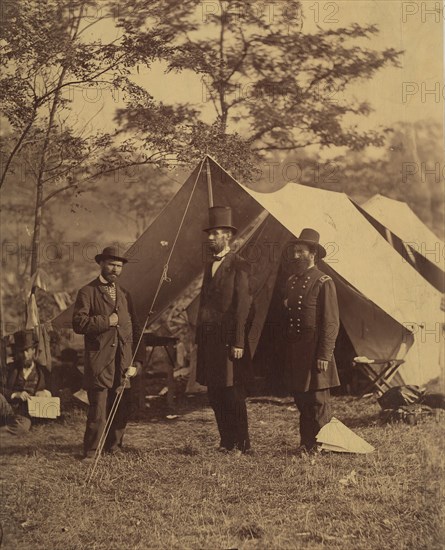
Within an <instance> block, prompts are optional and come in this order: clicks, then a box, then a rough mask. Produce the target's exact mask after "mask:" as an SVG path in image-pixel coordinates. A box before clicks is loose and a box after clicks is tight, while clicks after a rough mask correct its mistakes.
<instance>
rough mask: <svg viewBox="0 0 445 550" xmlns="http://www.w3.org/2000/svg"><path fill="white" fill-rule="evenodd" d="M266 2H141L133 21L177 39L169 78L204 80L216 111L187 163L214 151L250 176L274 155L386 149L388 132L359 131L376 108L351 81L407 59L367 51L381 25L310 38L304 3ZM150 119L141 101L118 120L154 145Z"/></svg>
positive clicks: (200, 129)
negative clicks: (353, 91) (354, 92)
mask: <svg viewBox="0 0 445 550" xmlns="http://www.w3.org/2000/svg"><path fill="white" fill-rule="evenodd" d="M259 4H260V3H258V2H252V1H240V0H226V1H218V2H216V1H215V2H201V0H184V1H183V2H181V3H180V4H179V5H178V3H177V2H165V1H163V0H159V1H156V0H152V1H151V2H146V1H145V0H134V6H137V9H135V16H134V18H133V20H132V21H133V23H134V24H135V25H140V27H141V28H145V25H146V22H147V21H157V24H159V25H160V27H161V28H162V29H164V32H165V33H166V34H167V33H169V32H170V33H174V36H175V39H174V42H172V48H171V49H169V51H168V55H167V56H164V57H165V59H166V61H167V63H168V70H169V71H177V72H181V71H185V70H189V71H193V72H194V73H196V74H198V75H200V76H201V77H202V84H203V87H204V89H205V94H206V100H207V101H206V102H207V103H210V104H211V105H213V108H214V114H215V118H214V121H213V123H208V124H207V123H204V122H201V123H200V124H199V125H195V126H193V127H191V128H190V131H189V136H190V139H189V146H188V147H187V148H185V149H184V155H183V158H184V159H185V157H186V158H187V159H188V160H196V159H197V158H199V157H201V156H202V154H203V152H209V153H211V154H213V155H214V156H215V157H216V158H217V159H218V160H219V161H220V162H221V163H222V164H223V165H224V166H226V167H229V168H231V169H232V171H234V172H236V174H237V175H239V176H240V177H242V178H246V177H249V176H250V177H251V176H252V172H253V171H254V168H255V165H256V164H257V162H258V159H259V158H262V157H264V156H266V155H267V154H269V153H270V152H273V151H295V150H298V149H303V148H305V147H308V146H309V145H315V144H317V145H319V146H321V147H329V146H347V147H348V148H350V149H353V150H360V149H363V148H364V147H366V146H368V145H377V146H379V145H382V144H383V140H384V131H377V130H369V131H365V130H360V129H359V128H358V124H357V120H359V119H360V118H361V117H363V116H366V115H368V114H369V113H370V111H371V106H370V105H369V104H368V103H366V102H364V101H354V100H353V99H351V98H349V97H348V98H346V97H345V95H344V92H346V90H347V87H348V85H350V84H351V83H354V82H356V81H358V80H366V79H370V78H372V77H373V76H374V75H375V73H376V72H377V71H379V70H380V69H382V68H383V67H385V66H387V65H391V64H392V65H397V63H398V61H397V60H398V56H399V53H400V52H397V51H396V50H395V49H393V48H389V49H385V50H382V51H377V50H374V49H371V48H368V47H366V41H369V39H371V38H374V37H375V36H376V35H377V34H378V29H377V27H376V26H374V25H366V26H360V25H358V24H353V25H351V26H350V27H341V28H337V29H328V30H323V29H321V28H318V29H317V30H316V31H315V32H310V31H305V29H304V14H303V11H302V3H301V2H300V1H299V0H288V1H284V2H280V3H271V4H267V3H261V6H260V5H259ZM272 4H273V6H274V8H273V9H272V11H271V9H270V7H271V5H272ZM143 6H145V8H146V9H145V11H144V9H143ZM266 6H269V9H268V10H267V9H265V7H266ZM301 23H302V24H301ZM147 111H150V105H149V104H148V105H145V104H144V103H143V102H140V101H139V102H134V103H133V104H132V105H131V107H130V108H129V109H128V110H127V111H121V112H120V114H119V119H120V120H121V121H124V120H126V121H127V128H128V129H129V130H130V129H131V130H133V129H138V130H139V131H140V133H141V135H142V136H146V137H147V139H148V140H150V139H151V136H150V132H148V133H147V130H148V128H147V122H146V121H147ZM348 121H349V122H348ZM351 121H352V122H351Z"/></svg>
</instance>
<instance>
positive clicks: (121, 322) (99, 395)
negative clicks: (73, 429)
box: [73, 246, 144, 459]
mask: <svg viewBox="0 0 445 550" xmlns="http://www.w3.org/2000/svg"><path fill="white" fill-rule="evenodd" d="M95 260H96V262H97V263H98V264H99V265H100V274H99V276H98V277H97V278H96V279H94V280H93V281H91V282H90V283H89V284H87V285H86V286H84V287H83V288H81V289H80V290H79V292H78V294H77V299H76V302H75V304H74V313H73V328H74V331H75V332H77V333H78V334H84V336H85V373H84V387H85V389H86V390H87V392H88V399H89V402H90V406H89V410H88V418H87V425H86V430H85V435H84V458H86V459H91V458H92V457H94V454H95V452H96V449H97V447H98V443H99V440H100V438H101V435H102V433H103V430H104V428H105V424H106V419H107V416H108V414H109V413H110V409H111V407H112V405H113V402H114V400H115V398H116V395H117V393H119V392H121V391H123V395H122V398H121V402H120V404H119V407H118V409H117V412H116V415H115V417H114V420H113V422H112V424H111V427H110V430H109V433H108V436H107V438H106V440H105V445H104V450H105V451H106V452H110V453H112V454H115V453H118V452H119V451H120V448H121V446H122V438H123V435H124V431H125V427H126V424H127V420H128V416H129V412H130V405H131V402H130V395H129V394H130V392H129V391H128V389H129V387H130V380H129V378H131V377H133V376H134V375H135V374H136V372H137V368H138V367H140V365H141V363H142V361H143V359H144V349H143V347H141V346H140V347H139V348H138V350H137V355H136V357H135V361H134V364H133V365H132V364H131V361H132V357H133V354H134V351H135V347H136V345H137V342H138V339H139V336H140V332H139V325H138V322H137V318H136V315H135V312H134V308H133V303H132V299H131V296H130V294H129V292H128V291H127V290H125V289H124V288H122V287H120V286H119V285H118V284H117V279H118V278H119V276H120V274H121V272H122V268H123V265H124V264H126V263H127V261H128V260H127V259H126V258H123V257H121V256H119V253H118V250H117V249H116V248H114V247H112V246H110V247H107V248H104V250H103V252H102V254H98V255H97V256H96V257H95Z"/></svg>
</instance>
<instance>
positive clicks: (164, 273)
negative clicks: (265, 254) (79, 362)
mask: <svg viewBox="0 0 445 550" xmlns="http://www.w3.org/2000/svg"><path fill="white" fill-rule="evenodd" d="M205 160H206V159H205V158H204V159H203V160H202V161H201V165H200V167H199V170H198V174H197V175H196V179H195V182H194V184H193V188H192V191H191V193H190V196H189V198H188V201H187V204H186V206H185V209H184V213H183V215H182V218H181V221H180V223H179V227H178V230H177V232H176V235H175V238H174V241H173V244H172V246H171V249H170V252H169V254H168V257H167V261H166V262H165V265H164V267H163V269H162V274H161V277H160V279H159V283H158V287H157V289H156V292H155V294H154V297H153V300H152V303H151V306H150V309H149V312H148V314H147V316H146V318H145V322H144V325H143V327H142V330H141V334H140V336H139V340H138V342H137V344H136V347H135V349H134V352H133V357H132V358H131V363H130V365H132V364H133V362H134V359H135V357H136V353H137V351H138V349H139V346H140V344H141V342H142V338H143V337H144V332H145V329H146V328H147V325H148V321H149V319H150V317H151V316H152V314H153V313H154V309H153V308H154V306H155V303H156V300H157V298H158V296H159V292H160V291H161V288H162V285H163V284H164V283H169V282H170V281H171V278H170V277H169V276H168V268H169V264H170V260H171V258H172V255H173V251H174V249H175V247H176V243H177V242H178V239H179V235H180V234H181V231H182V227H183V225H184V221H185V218H186V216H187V213H188V210H189V208H190V204H191V202H192V198H193V194H194V192H195V189H196V185H197V183H198V181H199V177H200V175H201V172H202V168H203V166H204V162H205ZM127 380H129V377H128V376H125V379H124V382H123V386H122V390H121V391H119V392H117V394H116V397H115V399H114V402H113V404H112V406H111V410H110V413H109V415H108V417H107V421H106V424H105V427H104V431H103V432H102V435H101V437H100V440H99V443H98V446H97V449H96V452H95V454H94V460H93V463H92V464H91V466H90V468H89V470H88V472H87V477H86V484H87V485H88V483H90V481H91V480H92V479H93V477H94V474H95V472H96V469H97V464H98V462H99V459H100V456H101V454H102V451H103V448H104V445H105V441H106V439H107V436H108V433H109V431H110V428H111V425H112V423H113V420H114V417H115V415H116V411H117V409H118V407H119V404H120V402H121V399H122V396H123V393H124V390H125V387H126V384H127Z"/></svg>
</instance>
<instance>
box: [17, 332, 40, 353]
mask: <svg viewBox="0 0 445 550" xmlns="http://www.w3.org/2000/svg"><path fill="white" fill-rule="evenodd" d="M38 343H39V340H38V338H37V335H36V333H35V332H34V330H33V329H28V330H19V331H17V332H14V351H24V350H25V349H28V348H33V347H35V346H36V345H37V344H38Z"/></svg>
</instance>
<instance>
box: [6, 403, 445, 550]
mask: <svg viewBox="0 0 445 550" xmlns="http://www.w3.org/2000/svg"><path fill="white" fill-rule="evenodd" d="M189 403H194V404H195V406H194V407H190V406H189V407H184V408H183V410H182V411H180V412H181V413H182V414H181V415H180V417H179V418H178V419H176V420H170V421H169V420H166V419H165V418H162V417H161V416H158V417H151V418H150V417H147V418H146V419H144V420H143V421H142V420H141V421H139V422H133V423H132V424H131V425H130V426H129V429H128V432H127V435H126V444H127V450H126V453H125V455H124V456H123V457H121V458H113V457H111V458H102V459H101V461H100V463H99V467H98V473H97V476H96V477H95V479H94V481H93V482H92V483H91V484H89V485H88V486H85V477H86V473H87V468H86V467H85V466H84V465H83V464H82V463H81V462H80V460H79V454H80V441H81V439H82V433H83V428H84V422H85V414H84V413H83V412H80V411H77V412H76V411H73V412H72V413H71V414H69V415H68V416H67V417H66V418H65V420H64V422H63V423H53V424H48V425H43V426H36V427H34V428H33V430H32V431H31V432H30V434H29V435H28V436H26V437H24V438H21V439H19V438H15V437H14V436H9V435H3V436H2V454H3V457H2V470H1V478H2V481H1V490H2V493H1V494H2V503H3V507H2V511H1V515H2V517H1V521H2V525H3V531H4V540H3V547H4V548H8V549H12V548H23V549H27V548H33V549H44V548H45V549H64V550H70V549H83V548H85V549H87V548H88V549H107V550H108V549H117V548H129V549H138V550H139V549H140V550H142V549H144V550H145V549H158V548H169V549H170V548H171V549H181V550H185V549H212V550H213V549H287V548H289V549H290V548H292V549H300V548H301V549H315V548H341V549H346V550H349V549H350V550H353V549H354V550H356V549H366V550H372V549H376V550H377V549H379V550H380V549H382V548H390V549H400V550H402V549H413V550H414V549H416V550H419V549H428V550H433V549H439V548H443V541H445V537H444V533H443V532H441V528H442V527H443V515H442V509H441V505H440V504H441V502H440V501H441V494H442V491H443V484H442V481H443V479H444V478H443V473H444V461H443V438H442V432H443V420H440V421H438V419H430V420H428V421H426V422H424V423H422V424H420V425H417V426H409V425H407V424H397V425H385V426H382V425H381V424H380V422H379V417H378V412H379V407H378V405H377V404H375V403H374V402H373V401H370V400H369V399H368V400H367V399H365V400H357V399H354V398H350V397H336V398H334V402H333V406H334V414H335V416H336V417H337V418H339V419H341V420H342V421H343V422H344V423H345V424H347V425H348V426H349V427H351V428H353V429H354V431H355V432H356V433H358V434H359V435H361V436H362V437H364V438H365V439H366V440H367V441H368V442H369V443H371V444H372V445H374V446H375V447H376V451H375V452H374V453H372V454H369V455H340V454H329V455H325V456H319V457H316V458H314V459H310V458H307V457H306V458H297V457H295V456H294V455H293V451H294V450H295V448H296V445H297V443H298V440H297V435H296V434H297V412H296V411H295V409H294V408H293V407H292V408H290V404H286V405H284V406H283V405H281V406H279V405H276V404H267V403H251V404H249V417H250V425H251V435H252V441H253V444H254V446H255V451H256V454H255V455H254V456H233V455H221V454H220V453H217V452H216V451H215V445H216V444H217V434H216V428H215V424H214V420H213V417H212V414H211V411H210V409H209V408H207V407H206V406H205V403H203V404H200V400H199V398H194V399H190V400H189ZM348 476H349V477H348Z"/></svg>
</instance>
